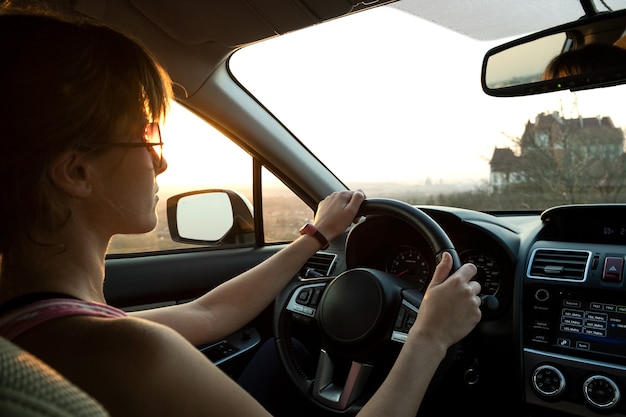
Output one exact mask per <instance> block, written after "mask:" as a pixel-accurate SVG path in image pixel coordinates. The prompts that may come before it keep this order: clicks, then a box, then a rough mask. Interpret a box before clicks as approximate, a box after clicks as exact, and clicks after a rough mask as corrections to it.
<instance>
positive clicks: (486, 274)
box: [461, 250, 502, 295]
mask: <svg viewBox="0 0 626 417" xmlns="http://www.w3.org/2000/svg"><path fill="white" fill-rule="evenodd" d="M461 262H462V263H468V262H469V263H473V264H474V265H476V269H477V270H478V272H477V273H476V281H478V282H479V283H480V285H481V287H482V288H481V290H480V293H481V294H483V295H495V294H496V293H497V292H498V290H499V289H500V283H501V280H502V277H501V270H500V265H498V262H496V260H495V259H494V258H493V257H492V256H490V255H487V254H486V253H484V252H481V251H477V250H474V251H467V252H464V253H462V254H461Z"/></svg>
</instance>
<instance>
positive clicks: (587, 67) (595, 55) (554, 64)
mask: <svg viewBox="0 0 626 417" xmlns="http://www.w3.org/2000/svg"><path fill="white" fill-rule="evenodd" d="M617 67H622V68H624V67H626V50H624V49H622V48H620V47H617V46H614V45H607V44H589V45H586V46H584V47H582V48H580V49H572V50H570V51H567V52H564V53H562V54H561V55H557V56H556V57H555V58H554V59H553V60H552V61H551V62H550V63H549V64H548V66H547V67H546V69H545V70H544V72H543V76H542V79H543V80H552V79H554V78H561V77H569V76H572V75H580V74H588V73H591V72H594V71H600V70H605V69H609V68H617Z"/></svg>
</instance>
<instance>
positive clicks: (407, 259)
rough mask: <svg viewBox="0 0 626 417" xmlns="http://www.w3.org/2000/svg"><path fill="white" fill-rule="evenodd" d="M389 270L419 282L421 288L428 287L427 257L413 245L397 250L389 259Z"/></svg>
mask: <svg viewBox="0 0 626 417" xmlns="http://www.w3.org/2000/svg"><path fill="white" fill-rule="evenodd" d="M387 272H389V273H391V274H394V275H396V276H398V277H403V278H405V279H407V280H409V281H411V282H413V283H415V284H417V286H418V288H419V289H420V290H422V289H424V288H426V285H427V284H428V281H429V280H430V268H429V267H428V262H427V260H426V257H425V256H424V255H422V253H421V252H420V251H418V250H417V249H416V248H414V247H413V246H401V247H399V248H398V249H397V250H395V251H394V252H393V253H392V255H391V256H390V257H389V259H388V261H387Z"/></svg>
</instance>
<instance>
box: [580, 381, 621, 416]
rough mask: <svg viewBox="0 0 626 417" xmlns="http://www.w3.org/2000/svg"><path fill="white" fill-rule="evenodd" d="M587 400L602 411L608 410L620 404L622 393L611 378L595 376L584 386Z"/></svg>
mask: <svg viewBox="0 0 626 417" xmlns="http://www.w3.org/2000/svg"><path fill="white" fill-rule="evenodd" d="M583 395H584V396H585V400H587V402H588V403H589V404H591V405H592V406H594V407H596V408H599V409H601V410H608V409H611V408H613V407H615V406H616V405H617V404H618V403H619V399H620V391H619V388H618V387H617V384H616V383H615V382H613V380H612V379H611V378H608V377H606V376H603V375H593V376H590V377H589V378H587V379H586V380H585V383H584V384H583Z"/></svg>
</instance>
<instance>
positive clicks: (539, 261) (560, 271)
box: [528, 249, 591, 281]
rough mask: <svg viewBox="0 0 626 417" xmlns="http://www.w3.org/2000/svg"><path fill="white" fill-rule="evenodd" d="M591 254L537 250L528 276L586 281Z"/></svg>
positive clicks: (572, 251) (559, 250)
mask: <svg viewBox="0 0 626 417" xmlns="http://www.w3.org/2000/svg"><path fill="white" fill-rule="evenodd" d="M590 259H591V252H588V251H578V250H561V249H536V250H535V251H534V252H533V256H532V259H531V260H530V266H529V267H528V276H529V277H530V278H543V279H545V278H547V279H557V280H564V281H584V280H585V277H586V276H587V269H588V268H589V260H590Z"/></svg>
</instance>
